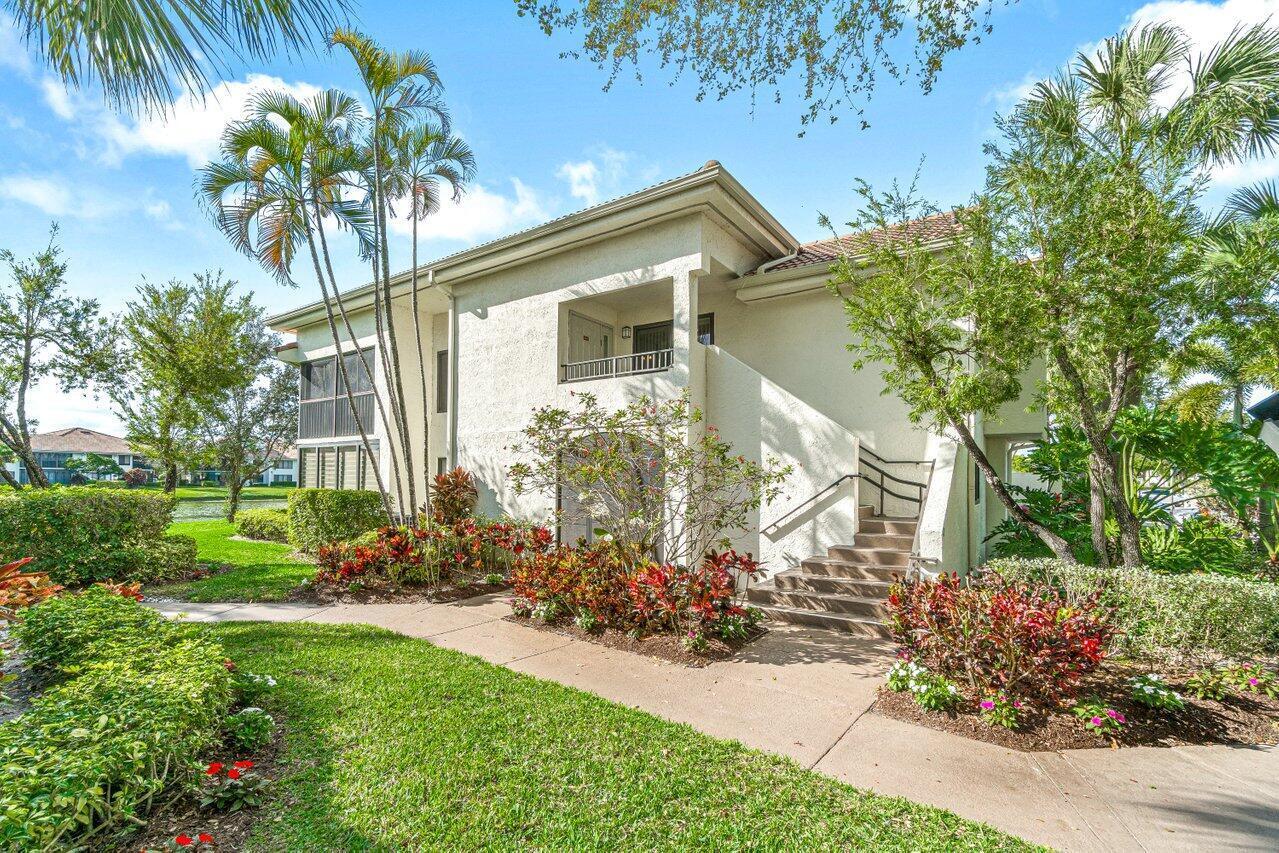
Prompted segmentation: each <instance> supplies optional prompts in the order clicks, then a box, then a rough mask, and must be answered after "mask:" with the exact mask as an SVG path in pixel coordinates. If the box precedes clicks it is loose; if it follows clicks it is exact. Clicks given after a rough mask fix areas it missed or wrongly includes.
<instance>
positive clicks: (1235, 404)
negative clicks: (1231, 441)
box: [1230, 385, 1243, 427]
mask: <svg viewBox="0 0 1279 853" xmlns="http://www.w3.org/2000/svg"><path fill="white" fill-rule="evenodd" d="M1231 397H1232V399H1231V403H1232V407H1231V408H1232V411H1231V413H1230V414H1231V420H1232V421H1233V422H1234V425H1235V426H1237V427H1241V426H1243V386H1242V385H1236V386H1235V387H1234V389H1233V390H1232V394H1231Z"/></svg>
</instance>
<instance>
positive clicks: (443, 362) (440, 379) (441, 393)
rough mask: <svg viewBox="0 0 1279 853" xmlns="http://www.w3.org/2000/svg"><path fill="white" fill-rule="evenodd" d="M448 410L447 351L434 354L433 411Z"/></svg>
mask: <svg viewBox="0 0 1279 853" xmlns="http://www.w3.org/2000/svg"><path fill="white" fill-rule="evenodd" d="M448 410H449V351H448V350H446V349H442V350H440V351H439V352H437V353H436V354H435V411H437V412H447V411H448Z"/></svg>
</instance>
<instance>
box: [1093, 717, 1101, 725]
mask: <svg viewBox="0 0 1279 853" xmlns="http://www.w3.org/2000/svg"><path fill="white" fill-rule="evenodd" d="M1092 724H1093V725H1094V726H1100V725H1101V717H1093V718H1092Z"/></svg>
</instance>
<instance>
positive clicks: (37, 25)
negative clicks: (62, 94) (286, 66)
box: [4, 0, 349, 107]
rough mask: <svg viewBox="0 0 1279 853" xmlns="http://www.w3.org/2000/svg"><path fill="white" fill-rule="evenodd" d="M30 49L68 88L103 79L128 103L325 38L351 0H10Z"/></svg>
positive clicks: (190, 86) (169, 95) (158, 97)
mask: <svg viewBox="0 0 1279 853" xmlns="http://www.w3.org/2000/svg"><path fill="white" fill-rule="evenodd" d="M4 7H5V10H6V11H7V12H8V13H9V14H10V15H11V16H13V19H14V25H15V27H16V28H17V29H18V30H19V32H21V34H22V35H23V37H24V38H25V39H26V41H27V44H28V45H29V46H30V48H31V49H32V50H33V51H34V52H35V53H36V54H37V55H38V56H39V57H40V59H41V60H42V61H43V62H44V63H45V64H46V65H48V66H49V68H50V69H51V70H52V71H53V72H54V73H55V74H57V75H58V76H59V77H61V78H62V81H63V82H64V83H65V84H66V85H68V86H74V87H79V86H82V85H85V84H89V83H93V82H100V83H101V84H102V87H103V89H104V90H105V92H106V95H107V97H108V98H109V99H110V100H111V101H112V102H114V103H116V104H119V105H122V106H128V107H163V106H164V105H165V104H166V103H167V102H169V101H171V100H172V99H173V97H174V95H175V89H181V90H185V91H191V92H197V93H198V92H203V91H205V90H206V89H207V88H208V82H209V74H210V72H213V73H215V74H220V73H224V72H225V70H226V68H227V65H228V63H229V62H230V61H232V60H240V59H244V58H251V59H256V60H265V59H268V58H270V57H271V56H272V55H273V54H274V53H275V52H276V51H277V49H279V48H283V49H284V50H286V51H289V52H294V51H298V50H301V49H302V48H305V47H306V46H307V45H309V44H310V43H311V41H312V40H313V39H314V38H316V37H320V38H323V37H324V35H326V34H327V33H329V32H332V30H333V27H334V26H335V25H336V24H337V23H338V22H339V20H341V19H342V18H344V17H345V16H346V13H347V10H348V7H349V3H348V2H347V0H117V1H116V2H110V3H105V2H73V0H5V3H4Z"/></svg>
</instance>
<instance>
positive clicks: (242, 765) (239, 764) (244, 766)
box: [235, 759, 253, 770]
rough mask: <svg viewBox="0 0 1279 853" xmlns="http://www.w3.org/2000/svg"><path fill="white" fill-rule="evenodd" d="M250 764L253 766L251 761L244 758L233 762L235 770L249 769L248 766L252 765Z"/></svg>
mask: <svg viewBox="0 0 1279 853" xmlns="http://www.w3.org/2000/svg"><path fill="white" fill-rule="evenodd" d="M252 766H253V762H252V761H249V760H247V759H245V760H241V761H237V762H236V763H235V767H236V769H237V770H248V769H249V768H250V767H252Z"/></svg>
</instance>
